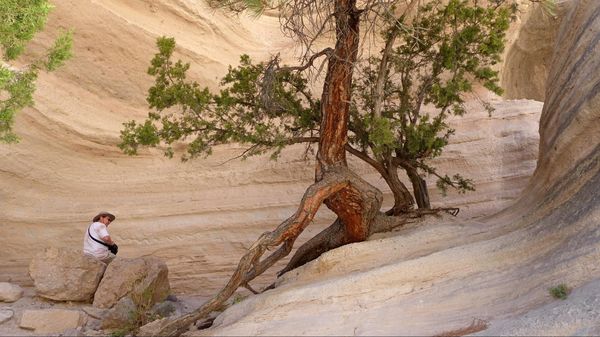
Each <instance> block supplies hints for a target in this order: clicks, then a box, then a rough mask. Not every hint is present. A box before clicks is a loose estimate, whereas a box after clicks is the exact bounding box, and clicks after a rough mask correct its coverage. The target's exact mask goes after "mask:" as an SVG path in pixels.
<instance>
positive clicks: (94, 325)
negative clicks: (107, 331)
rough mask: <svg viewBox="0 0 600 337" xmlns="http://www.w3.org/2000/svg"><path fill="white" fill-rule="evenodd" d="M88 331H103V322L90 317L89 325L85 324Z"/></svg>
mask: <svg viewBox="0 0 600 337" xmlns="http://www.w3.org/2000/svg"><path fill="white" fill-rule="evenodd" d="M85 329H86V330H100V329H102V321H101V320H99V319H95V318H93V317H88V319H87V323H85Z"/></svg>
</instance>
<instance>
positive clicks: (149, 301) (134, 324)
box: [110, 288, 161, 337]
mask: <svg viewBox="0 0 600 337" xmlns="http://www.w3.org/2000/svg"><path fill="white" fill-rule="evenodd" d="M153 298H154V291H153V289H151V288H147V289H145V290H144V291H143V292H142V293H137V292H135V291H134V292H132V293H131V300H132V301H133V303H134V304H135V310H133V311H131V312H130V313H129V321H128V322H127V324H125V325H124V326H122V327H120V328H119V329H117V330H114V331H112V332H111V334H110V336H111V337H123V336H127V335H134V336H135V335H136V334H137V332H138V330H139V328H140V327H142V326H144V325H146V324H147V323H150V322H152V321H154V320H157V319H159V318H161V316H160V315H158V314H156V313H154V312H153V311H152V307H153Z"/></svg>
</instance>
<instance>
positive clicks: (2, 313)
mask: <svg viewBox="0 0 600 337" xmlns="http://www.w3.org/2000/svg"><path fill="white" fill-rule="evenodd" d="M14 314H15V313H14V312H13V311H12V310H11V309H0V324H2V323H4V322H8V321H9V320H10V319H11V318H12V317H13V316H14Z"/></svg>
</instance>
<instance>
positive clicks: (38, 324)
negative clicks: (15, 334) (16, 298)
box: [19, 309, 85, 334]
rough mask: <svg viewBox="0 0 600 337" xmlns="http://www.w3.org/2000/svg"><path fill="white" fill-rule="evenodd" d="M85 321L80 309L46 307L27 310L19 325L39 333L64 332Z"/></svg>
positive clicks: (81, 324) (79, 325)
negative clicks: (44, 308)
mask: <svg viewBox="0 0 600 337" xmlns="http://www.w3.org/2000/svg"><path fill="white" fill-rule="evenodd" d="M84 323H85V315H84V314H83V313H82V312H81V311H79V310H63V309H46V310H25V311H24V312H23V316H22V317H21V322H20V324H19V326H20V327H21V328H23V329H31V330H34V331H35V333H38V334H47V333H63V332H65V331H67V330H69V329H76V328H78V327H81V326H83V324H84Z"/></svg>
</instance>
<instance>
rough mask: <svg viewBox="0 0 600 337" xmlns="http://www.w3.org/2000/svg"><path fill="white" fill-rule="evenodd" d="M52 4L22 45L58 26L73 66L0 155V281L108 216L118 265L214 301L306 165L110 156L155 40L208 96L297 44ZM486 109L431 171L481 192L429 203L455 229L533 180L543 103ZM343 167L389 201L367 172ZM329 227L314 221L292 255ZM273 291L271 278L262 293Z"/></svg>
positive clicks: (173, 3) (207, 23) (274, 24)
mask: <svg viewBox="0 0 600 337" xmlns="http://www.w3.org/2000/svg"><path fill="white" fill-rule="evenodd" d="M53 3H54V4H55V5H56V8H55V10H54V11H53V12H52V13H51V15H50V18H49V22H48V29H47V30H46V31H45V32H44V33H42V34H40V36H38V37H37V38H36V39H35V41H34V42H33V43H32V45H31V46H32V48H33V50H34V51H36V50H40V49H41V48H40V47H41V46H43V45H45V44H47V43H48V41H50V40H51V39H50V38H49V37H50V36H53V35H54V34H56V32H57V30H58V29H59V28H69V27H70V28H74V29H75V42H74V48H75V50H74V55H75V56H74V58H73V59H72V60H70V61H69V62H68V64H67V65H66V66H65V67H64V68H62V69H60V71H57V72H55V73H52V74H42V75H41V77H40V80H39V82H38V91H37V93H36V96H35V99H36V105H35V107H33V108H30V109H26V110H25V111H23V112H22V113H21V114H20V115H19V116H18V119H17V122H16V131H17V133H18V134H19V135H20V136H21V142H20V143H19V144H16V145H10V146H7V145H2V146H0V181H1V182H2V183H1V184H0V186H1V187H0V257H1V258H0V281H9V280H10V281H13V282H16V283H19V284H21V285H30V284H31V281H30V279H29V277H28V275H27V265H28V264H29V261H30V259H31V257H32V256H33V255H34V254H35V253H36V252H38V251H40V250H42V249H43V248H44V247H47V246H59V247H79V246H80V245H81V240H82V237H83V235H84V232H85V229H86V226H87V225H88V224H89V220H90V219H91V217H92V216H93V215H95V214H96V213H97V212H98V211H99V210H109V211H112V212H114V213H115V214H116V215H117V217H118V219H117V221H115V223H114V224H113V225H112V226H111V234H112V235H113V236H114V237H115V238H116V241H117V242H118V243H119V246H120V252H119V255H120V256H124V257H137V256H142V255H148V254H153V255H156V256H158V257H161V258H163V259H165V260H166V261H167V264H168V266H169V268H170V277H171V284H172V286H173V289H174V291H175V292H176V293H186V294H199V295H210V294H212V293H213V292H214V291H215V290H216V289H218V288H219V287H221V286H222V284H223V283H224V281H225V280H226V279H227V278H228V277H229V275H230V273H231V272H232V270H233V269H234V266H235V264H236V263H237V261H238V259H239V257H240V256H241V255H242V254H243V252H244V250H245V247H247V246H248V245H250V244H251V243H252V242H253V241H254V240H255V238H256V237H257V236H258V235H260V233H262V232H264V231H265V230H268V229H271V228H273V227H274V226H276V225H277V224H278V223H279V222H280V221H282V220H283V219H285V218H286V217H288V216H289V215H290V214H292V212H293V211H294V210H295V206H296V205H297V202H298V200H299V199H300V198H301V196H302V193H303V191H304V189H305V187H306V186H308V184H309V183H310V182H311V180H312V178H313V164H312V162H310V161H309V162H308V163H307V162H306V161H304V160H302V159H301V153H302V151H303V149H302V148H300V147H298V148H292V149H289V150H286V151H285V152H284V153H283V156H282V158H281V160H280V161H278V162H273V161H270V160H268V158H266V157H260V158H251V159H249V160H247V161H229V162H226V161H227V160H228V159H230V158H232V157H234V156H236V155H237V154H239V153H240V152H241V151H242V148H241V147H240V146H238V145H228V146H221V147H219V148H218V149H217V151H216V153H215V155H214V156H211V157H209V158H208V159H206V160H195V161H192V162H189V163H181V162H179V161H178V160H176V159H175V160H168V159H165V158H163V157H162V155H161V151H159V150H144V151H143V152H142V154H141V155H140V156H138V157H127V156H125V155H123V154H122V153H121V152H120V151H119V149H118V148H117V147H116V144H117V143H118V136H119V130H120V129H121V127H122V126H121V124H122V123H123V122H125V121H128V120H130V119H132V118H142V117H143V116H145V114H146V112H147V109H146V103H145V93H146V91H147V89H148V88H149V86H150V85H151V83H152V79H151V78H150V77H149V76H147V75H146V74H145V71H146V68H147V66H148V64H149V61H150V59H151V58H152V56H153V54H154V53H155V47H154V41H155V39H156V37H158V36H161V35H170V36H174V37H175V38H176V39H177V42H178V46H179V47H178V49H177V53H178V56H180V57H182V58H184V59H185V60H188V61H190V62H191V63H192V67H191V72H192V76H194V78H195V79H197V80H198V81H200V82H202V83H206V85H208V86H209V87H212V88H214V87H216V81H217V80H218V78H219V77H220V76H221V75H222V74H223V73H224V72H225V71H226V68H227V65H229V64H235V63H236V62H237V61H238V57H239V54H240V53H248V54H250V55H251V56H252V57H254V58H257V59H265V58H267V57H268V55H271V54H275V53H277V52H282V55H283V56H284V58H285V59H288V60H293V55H294V52H295V50H294V48H293V44H292V43H291V42H290V41H289V40H288V39H286V38H284V37H283V36H282V34H281V33H280V31H279V28H278V27H279V22H278V20H277V19H276V18H275V17H271V16H268V15H267V16H263V17H260V18H258V19H256V18H251V17H247V16H240V17H227V16H225V15H223V14H222V13H220V12H218V11H213V10H210V9H208V8H206V6H205V5H203V2H201V1H191V0H166V1H154V0H150V1H142V0H128V1H118V0H106V1H92V0H80V1H67V0H57V1H53ZM490 99H491V101H492V103H493V104H494V105H495V106H496V108H497V111H496V112H495V113H494V114H493V116H492V117H488V116H487V113H486V112H484V110H483V108H482V107H481V106H479V105H478V104H477V103H476V102H475V101H473V102H471V103H469V105H470V110H471V113H470V114H469V115H467V116H466V117H465V118H464V119H461V120H456V121H454V122H453V123H454V125H456V128H457V130H458V131H457V135H456V136H455V137H454V140H453V142H454V143H453V144H452V145H450V146H449V147H448V149H447V151H446V154H445V155H444V157H443V158H441V159H439V161H438V162H439V165H440V167H442V169H443V170H446V171H447V172H448V173H453V172H462V173H464V175H465V176H468V177H470V178H472V179H474V180H475V183H476V185H477V192H474V193H469V194H465V195H452V194H451V195H450V196H449V197H448V198H440V197H439V194H438V192H437V191H433V190H432V191H431V194H432V195H433V196H434V200H433V201H434V202H435V204H436V205H442V204H444V203H447V202H448V201H449V200H452V205H453V206H458V207H461V209H462V211H461V214H460V217H461V219H468V218H472V217H478V216H483V215H490V214H492V213H494V212H496V211H498V210H500V209H502V208H504V207H506V206H507V205H510V204H511V203H512V202H513V201H514V200H515V198H516V197H517V196H518V195H519V192H520V191H521V190H522V188H523V187H524V186H525V185H526V182H527V180H528V177H529V176H530V175H531V174H532V172H533V170H534V168H535V161H536V156H537V146H538V145H537V144H538V133H537V125H538V122H537V121H538V119H539V114H540V111H541V107H542V105H541V103H539V102H535V101H529V100H520V101H504V100H502V99H499V98H497V97H491V98H490ZM224 162H226V163H224ZM351 165H352V167H353V168H354V169H356V170H358V171H359V172H360V173H361V174H362V175H364V176H365V177H366V178H367V179H368V180H369V181H370V182H372V183H373V184H375V185H376V186H378V187H380V188H381V189H382V190H384V191H386V188H385V184H384V183H383V181H382V180H381V179H380V178H379V177H378V176H377V175H376V174H375V173H374V172H372V171H371V170H369V169H368V168H367V167H365V166H364V165H362V164H361V163H359V162H356V161H352V162H351ZM433 185H434V184H431V186H433ZM385 197H386V204H387V205H389V204H390V203H391V200H390V195H389V193H388V192H386V195H385ZM331 220H332V215H331V214H330V213H327V212H326V211H323V212H321V213H320V214H319V215H318V218H317V219H316V221H315V225H314V226H311V227H309V229H308V230H307V231H306V233H305V234H304V235H303V237H302V238H301V239H300V241H299V242H298V243H301V241H302V240H304V239H305V238H306V237H309V236H311V235H313V234H315V233H316V232H317V231H318V230H319V229H321V228H323V226H325V225H326V224H328V223H329V222H330V221H331ZM271 281H272V274H271V275H268V276H267V278H266V279H265V281H264V282H265V283H266V282H271ZM260 282H263V281H260Z"/></svg>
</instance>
